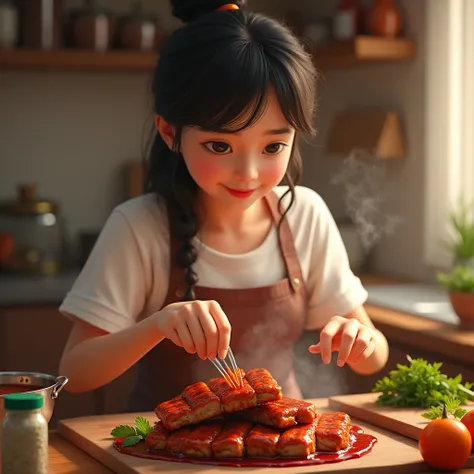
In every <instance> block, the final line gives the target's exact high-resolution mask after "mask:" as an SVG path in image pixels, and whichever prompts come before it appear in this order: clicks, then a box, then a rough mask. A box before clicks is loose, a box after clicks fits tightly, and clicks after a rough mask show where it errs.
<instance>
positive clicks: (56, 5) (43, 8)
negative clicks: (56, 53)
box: [19, 0, 64, 50]
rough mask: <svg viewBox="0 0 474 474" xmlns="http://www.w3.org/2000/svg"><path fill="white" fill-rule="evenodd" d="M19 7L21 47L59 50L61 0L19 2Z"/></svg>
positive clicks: (60, 39) (60, 38)
mask: <svg viewBox="0 0 474 474" xmlns="http://www.w3.org/2000/svg"><path fill="white" fill-rule="evenodd" d="M19 6H20V34H21V37H22V46H24V47H26V48H32V49H42V50H52V49H59V48H61V46H62V42H63V36H62V30H63V14H64V5H63V0H21V1H20V2H19Z"/></svg>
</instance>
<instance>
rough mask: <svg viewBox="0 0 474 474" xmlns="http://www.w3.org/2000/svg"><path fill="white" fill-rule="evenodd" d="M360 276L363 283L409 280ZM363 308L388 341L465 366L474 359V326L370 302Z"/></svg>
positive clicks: (393, 282) (394, 282) (387, 282)
mask: <svg viewBox="0 0 474 474" xmlns="http://www.w3.org/2000/svg"><path fill="white" fill-rule="evenodd" d="M360 278H361V280H362V282H363V283H364V284H366V285H367V284H371V285H375V284H396V283H405V284H406V283H410V282H409V281H406V280H399V279H395V278H391V277H385V276H379V275H362V276H361V277H360ZM365 309H366V311H367V313H368V314H369V316H370V318H371V319H372V321H373V322H374V324H375V325H376V326H377V328H378V329H380V330H381V331H382V332H383V333H384V334H385V336H386V337H387V338H388V339H389V340H390V341H391V342H399V343H401V344H404V345H410V346H413V347H416V348H418V349H421V350H426V351H428V352H435V353H436V354H437V355H438V354H439V355H440V356H445V357H447V358H449V359H451V361H453V362H459V363H462V364H466V365H471V364H472V361H473V360H474V329H465V328H461V327H459V326H456V325H454V324H448V323H444V322H442V321H435V320H433V319H428V318H424V317H422V316H418V315H414V314H410V313H405V312H402V311H397V310H392V309H389V308H385V307H382V306H376V305H372V304H366V305H365Z"/></svg>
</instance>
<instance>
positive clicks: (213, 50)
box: [146, 0, 316, 300]
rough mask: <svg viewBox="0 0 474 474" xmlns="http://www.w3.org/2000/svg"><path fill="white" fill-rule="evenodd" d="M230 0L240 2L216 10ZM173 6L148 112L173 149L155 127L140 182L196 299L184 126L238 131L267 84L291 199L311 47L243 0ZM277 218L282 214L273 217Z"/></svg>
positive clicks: (310, 108) (255, 114)
mask: <svg viewBox="0 0 474 474" xmlns="http://www.w3.org/2000/svg"><path fill="white" fill-rule="evenodd" d="M228 3H234V4H236V5H238V6H239V7H241V8H240V9H239V10H225V11H222V10H217V8H218V7H220V6H222V5H224V4H228ZM171 5H172V9H173V14H174V15H175V16H176V17H178V18H180V19H181V20H182V21H183V22H184V23H185V25H184V26H182V27H180V28H178V29H177V30H176V31H174V32H173V33H172V34H171V36H170V37H169V38H168V39H167V40H166V42H165V44H164V45H163V47H162V49H161V52H160V56H159V59H158V65H157V67H156V70H155V73H154V77H153V84H152V91H153V95H154V113H155V114H157V115H160V116H161V117H163V118H164V120H166V122H168V123H169V124H171V125H173V126H174V127H176V135H175V140H174V146H173V149H170V148H169V147H168V146H167V145H166V143H165V142H164V141H163V139H162V138H161V136H160V134H159V133H156V134H155V137H154V140H153V143H152V146H151V151H150V156H149V163H148V166H147V183H146V188H147V191H149V192H154V193H156V194H157V196H158V199H159V200H161V201H162V202H164V203H165V204H166V205H167V207H168V212H169V213H170V225H171V230H172V233H173V234H174V235H175V236H177V237H178V238H179V239H180V242H182V245H181V246H180V248H179V249H178V251H177V254H176V255H175V258H176V262H177V264H178V265H179V266H181V267H182V268H183V272H184V280H185V282H186V284H187V291H186V294H185V296H184V298H183V299H184V300H192V299H195V294H194V287H195V285H196V283H197V281H198V277H197V274H196V273H195V272H194V270H193V264H194V262H195V261H196V259H197V250H196V248H195V247H194V246H193V244H192V239H193V238H194V236H195V235H196V234H197V232H198V230H199V222H198V217H197V214H196V210H195V207H194V206H195V202H196V197H197V193H198V186H197V184H196V182H195V181H194V180H193V178H192V177H191V175H190V174H189V172H188V170H187V167H186V164H185V162H184V160H183V158H182V156H181V153H180V141H181V133H182V130H183V127H185V126H199V127H202V128H204V129H208V130H226V131H228V132H237V131H240V130H243V129H245V128H246V127H249V126H250V125H252V124H253V123H255V122H256V121H257V120H258V118H259V117H260V116H261V114H262V113H263V112H264V110H265V101H266V96H267V93H268V88H269V86H273V88H274V90H275V93H276V96H277V99H278V101H279V104H280V107H281V110H282V113H283V115H284V117H285V118H286V120H287V121H288V122H289V124H290V125H291V126H292V127H294V128H295V130H296V136H295V142H294V145H293V150H292V154H291V158H290V163H289V167H288V170H287V172H286V174H285V179H284V181H285V183H286V184H287V185H288V187H289V188H288V191H287V192H285V194H284V195H283V196H282V198H281V199H280V207H281V202H282V199H283V198H284V196H285V195H286V194H287V193H291V199H290V203H289V205H288V206H287V208H286V210H285V211H284V212H283V213H282V219H283V218H284V217H285V214H286V212H288V210H289V208H290V207H291V205H292V204H293V201H294V197H295V196H294V186H295V185H296V184H297V183H298V182H299V180H300V177H301V168H302V163H301V156H300V153H299V150H298V143H297V140H298V137H299V135H300V134H301V133H303V134H310V135H312V134H314V129H313V112H314V104H315V83H316V71H315V68H314V66H313V62H312V59H311V56H310V54H308V53H307V52H306V51H305V50H304V48H303V46H302V45H301V44H300V42H299V41H298V39H297V38H296V37H295V36H294V35H293V34H292V33H291V32H290V30H289V29H287V28H286V27H285V26H283V25H282V24H281V23H279V22H278V21H276V20H273V19H271V18H268V17H266V16H264V15H261V14H257V13H251V12H246V11H244V10H243V9H242V7H243V6H244V2H243V1H238V0H237V1H235V0H234V1H233V2H229V1H226V0H171ZM280 222H281V221H280Z"/></svg>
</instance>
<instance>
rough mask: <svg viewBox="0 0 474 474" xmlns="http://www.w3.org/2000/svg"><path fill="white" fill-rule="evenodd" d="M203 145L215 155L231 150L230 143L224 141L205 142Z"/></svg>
mask: <svg viewBox="0 0 474 474" xmlns="http://www.w3.org/2000/svg"><path fill="white" fill-rule="evenodd" d="M204 146H205V147H206V148H207V149H208V150H209V151H212V152H213V153H216V154H217V155H226V154H227V153H230V152H231V151H232V148H231V147H230V145H228V144H227V143H224V142H207V143H204Z"/></svg>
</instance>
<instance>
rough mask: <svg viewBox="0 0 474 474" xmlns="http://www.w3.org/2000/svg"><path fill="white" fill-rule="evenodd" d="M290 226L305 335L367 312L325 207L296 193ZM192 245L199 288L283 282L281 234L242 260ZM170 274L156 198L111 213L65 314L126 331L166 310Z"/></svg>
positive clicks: (313, 196) (163, 218)
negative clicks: (335, 319)
mask: <svg viewBox="0 0 474 474" xmlns="http://www.w3.org/2000/svg"><path fill="white" fill-rule="evenodd" d="M286 189H287V187H286V186H278V187H276V188H275V191H276V193H277V195H278V196H279V197H280V196H281V195H282V194H283V193H284V192H285V191H286ZM288 197H289V195H288ZM284 203H286V198H285V201H284ZM287 219H288V223H289V226H290V229H291V231H292V233H293V237H294V241H295V246H296V250H297V254H298V258H299V261H300V265H301V269H302V272H303V278H304V281H305V284H306V288H307V293H308V308H309V310H308V311H309V312H308V318H307V327H306V329H318V328H321V327H323V326H324V325H325V324H326V323H327V321H328V320H329V319H330V318H331V317H332V316H335V315H345V314H347V313H349V312H351V311H352V310H354V309H355V308H357V307H359V306H360V305H362V304H363V303H364V302H365V301H366V299H367V296H368V295H367V292H366V290H365V289H364V288H363V286H362V284H361V282H360V280H359V278H357V277H356V276H355V275H354V274H353V272H352V271H351V269H350V266H349V260H348V256H347V253H346V249H345V247H344V243H343V241H342V238H341V236H340V233H339V230H338V228H337V226H336V223H335V222H334V219H333V217H332V215H331V213H330V211H329V209H328V207H327V206H326V204H325V202H324V201H323V199H322V198H321V197H320V196H319V195H318V194H317V193H316V192H315V191H313V190H311V189H309V188H306V187H303V186H297V187H296V199H295V202H294V203H293V206H292V207H291V209H290V211H289V212H288V214H287ZM194 243H195V245H196V246H197V248H198V251H199V255H198V259H197V261H196V263H195V264H194V266H193V268H194V269H195V271H196V272H197V274H198V276H199V283H198V285H201V286H206V287H213V288H236V289H238V288H251V287H258V286H262V285H268V284H272V283H275V282H276V281H278V280H280V279H282V278H283V277H284V276H285V266H284V261H283V258H282V256H281V253H280V249H279V245H278V236H277V231H276V226H274V227H273V228H272V230H271V231H270V233H269V234H268V236H267V238H266V239H265V241H264V242H263V243H262V245H260V246H259V247H258V248H256V249H255V250H252V251H251V252H248V253H245V254H239V255H229V254H223V253H221V252H218V251H216V250H213V249H211V248H209V247H207V246H206V245H204V244H203V243H202V242H200V241H198V240H197V238H195V240H194ZM169 270H170V242H169V228H168V218H167V212H166V209H165V208H164V206H162V205H159V204H158V203H157V200H156V196H155V195H154V194H147V195H144V196H140V197H137V198H134V199H131V200H129V201H126V202H124V203H122V204H120V205H119V206H117V207H116V208H115V209H114V210H113V212H112V213H111V215H110V217H109V218H108V220H107V222H106V224H105V226H104V228H103V229H102V232H101V234H100V236H99V238H98V240H97V243H96V245H95V247H94V249H93V250H92V252H91V254H90V256H89V259H88V260H87V262H86V264H85V265H84V267H83V269H82V271H81V273H80V275H79V276H78V278H77V280H76V282H75V283H74V285H73V287H72V289H71V291H70V292H69V293H68V294H67V295H66V297H65V299H64V301H63V303H62V305H61V307H60V311H61V312H62V313H63V314H66V315H68V314H72V315H74V316H76V317H77V318H80V319H82V320H84V321H86V322H88V323H90V324H92V325H94V326H97V327H99V328H101V329H103V330H105V331H108V332H116V331H119V330H121V329H124V328H127V327H129V326H131V325H132V324H134V323H135V322H136V321H137V320H140V319H142V318H144V317H146V316H149V315H150V314H152V313H154V312H156V311H158V310H159V309H161V307H162V306H163V302H164V300H165V297H166V294H167V291H168V283H169Z"/></svg>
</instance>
